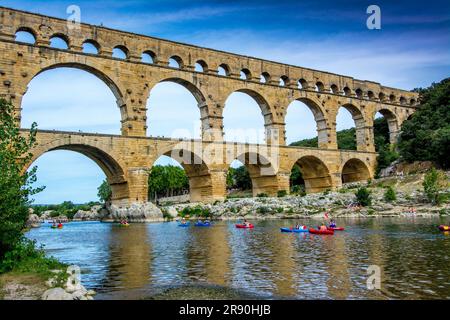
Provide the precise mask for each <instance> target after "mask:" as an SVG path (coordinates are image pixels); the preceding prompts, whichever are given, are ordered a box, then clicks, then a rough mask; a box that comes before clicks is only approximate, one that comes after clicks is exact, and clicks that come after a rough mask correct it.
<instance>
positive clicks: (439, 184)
mask: <svg viewBox="0 0 450 320" xmlns="http://www.w3.org/2000/svg"><path fill="white" fill-rule="evenodd" d="M447 188H448V181H447V176H446V175H445V173H444V172H443V171H440V170H436V169H435V168H432V169H431V170H430V171H429V172H428V173H427V174H426V175H425V179H424V181H423V190H424V193H425V196H426V197H427V199H428V201H430V202H431V203H433V204H437V205H438V204H441V203H442V202H443V200H444V194H442V192H443V191H445V190H446V189H447Z"/></svg>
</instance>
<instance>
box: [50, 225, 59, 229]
mask: <svg viewBox="0 0 450 320" xmlns="http://www.w3.org/2000/svg"><path fill="white" fill-rule="evenodd" d="M50 228H52V229H57V228H58V227H57V226H50Z"/></svg>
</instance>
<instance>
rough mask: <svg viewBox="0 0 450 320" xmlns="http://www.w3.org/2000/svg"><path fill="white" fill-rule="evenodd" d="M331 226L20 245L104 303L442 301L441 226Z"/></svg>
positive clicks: (448, 267)
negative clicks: (215, 293) (160, 295)
mask: <svg viewBox="0 0 450 320" xmlns="http://www.w3.org/2000/svg"><path fill="white" fill-rule="evenodd" d="M302 222H303V223H305V224H307V225H316V224H317V221H314V220H304V221H302ZM337 222H338V225H340V226H345V227H346V230H345V231H343V232H335V235H333V236H319V235H310V234H292V233H281V232H280V229H279V228H280V227H282V226H290V225H291V224H293V223H294V222H293V221H289V220H268V221H260V222H255V229H253V230H244V229H236V228H235V227H234V222H217V223H215V224H214V226H212V227H194V226H193V225H191V226H190V227H189V228H181V227H178V226H177V223H176V222H170V223H149V224H132V225H131V226H130V227H128V228H123V227H119V226H117V225H116V224H112V223H101V222H72V223H68V224H66V225H65V226H64V228H63V229H62V230H55V229H51V228H50V225H48V224H43V226H42V227H41V228H37V229H33V230H31V231H30V232H28V234H27V236H28V237H29V238H31V239H35V240H37V242H38V243H39V244H42V245H44V248H45V250H46V251H47V252H48V254H50V255H52V256H54V257H56V258H58V259H60V260H61V261H63V262H66V263H69V264H76V265H78V266H80V267H81V269H82V276H81V281H82V283H83V284H84V285H85V286H86V287H87V288H89V289H94V290H96V291H97V292H98V293H99V295H98V296H97V297H100V298H104V299H109V298H143V297H146V296H148V295H151V294H153V293H156V292H158V290H159V291H161V289H164V288H170V287H174V286H175V287H176V286H182V285H199V284H200V285H207V286H208V285H213V286H217V287H220V288H221V287H223V288H232V289H237V290H242V291H245V292H246V293H248V294H254V295H257V296H258V297H261V298H294V299H392V298H393V299H436V298H439V299H450V255H449V253H450V235H448V234H444V233H443V232H440V231H439V230H438V229H437V227H436V226H437V225H439V224H442V223H448V219H443V218H401V219H400V218H370V219H362V218H361V219H355V218H353V219H341V220H337ZM372 265H375V266H378V267H379V270H380V283H381V289H380V290H368V289H367V280H368V277H369V275H368V272H367V268H368V267H369V266H372ZM372 268H373V269H370V270H371V271H370V274H371V275H376V270H377V267H372ZM374 272H375V273H374ZM372 283H376V282H372Z"/></svg>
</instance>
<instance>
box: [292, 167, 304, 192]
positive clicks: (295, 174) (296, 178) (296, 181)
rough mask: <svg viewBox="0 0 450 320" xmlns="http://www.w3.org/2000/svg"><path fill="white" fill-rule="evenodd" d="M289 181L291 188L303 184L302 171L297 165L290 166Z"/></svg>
mask: <svg viewBox="0 0 450 320" xmlns="http://www.w3.org/2000/svg"><path fill="white" fill-rule="evenodd" d="M289 181H290V185H291V189H293V188H294V187H296V186H299V187H300V186H303V185H305V181H304V180H303V176H302V172H301V170H300V167H299V166H298V165H294V167H293V168H292V171H291V176H290V178H289Z"/></svg>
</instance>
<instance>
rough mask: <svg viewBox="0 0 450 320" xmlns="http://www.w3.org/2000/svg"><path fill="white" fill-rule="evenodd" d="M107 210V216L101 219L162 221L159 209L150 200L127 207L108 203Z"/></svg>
mask: <svg viewBox="0 0 450 320" xmlns="http://www.w3.org/2000/svg"><path fill="white" fill-rule="evenodd" d="M108 212H109V214H108V216H106V217H105V218H104V219H103V220H106V221H108V220H109V221H120V220H127V221H130V222H153V221H164V218H163V214H162V211H161V209H159V208H158V207H157V206H156V205H154V204H153V203H151V202H146V203H133V204H131V205H130V206H128V207H118V206H116V205H110V206H109V207H108Z"/></svg>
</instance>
